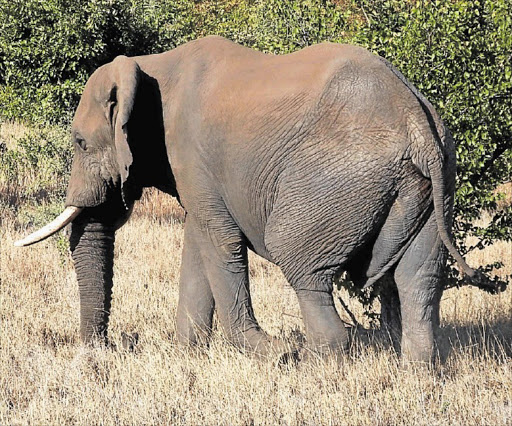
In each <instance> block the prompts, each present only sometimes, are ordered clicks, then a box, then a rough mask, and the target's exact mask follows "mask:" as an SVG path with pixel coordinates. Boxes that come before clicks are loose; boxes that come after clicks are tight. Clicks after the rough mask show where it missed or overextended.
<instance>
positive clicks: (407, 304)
mask: <svg viewBox="0 0 512 426" xmlns="http://www.w3.org/2000/svg"><path fill="white" fill-rule="evenodd" d="M446 256H447V253H446V249H445V247H444V245H443V243H442V242H441V239H440V237H439V235H438V233H437V225H436V221H435V217H434V215H433V214H432V215H431V216H430V218H429V219H428V221H427V223H426V224H425V226H424V227H423V228H422V229H421V231H420V232H419V234H418V235H417V236H416V237H415V238H414V241H413V242H412V244H411V245H410V246H409V248H408V249H407V251H406V252H405V254H404V255H403V257H402V258H401V259H400V261H399V263H398V265H397V267H396V269H395V273H394V278H395V282H396V285H397V289H398V294H399V296H400V308H401V316H402V344H401V351H402V357H403V358H404V360H405V361H408V360H409V361H423V362H431V361H432V360H433V357H434V348H435V337H436V333H437V329H438V327H439V303H440V299H441V295H442V291H443V282H442V279H443V272H444V265H445V263H446Z"/></svg>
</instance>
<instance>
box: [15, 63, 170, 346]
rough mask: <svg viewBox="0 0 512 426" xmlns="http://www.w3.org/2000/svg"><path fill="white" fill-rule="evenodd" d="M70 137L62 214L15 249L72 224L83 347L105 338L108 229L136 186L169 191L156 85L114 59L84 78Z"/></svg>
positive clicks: (119, 221)
mask: <svg viewBox="0 0 512 426" xmlns="http://www.w3.org/2000/svg"><path fill="white" fill-rule="evenodd" d="M71 131H72V141H73V144H74V151H75V152H74V159H73V165H72V170H71V177H70V180H69V186H68V191H67V197H66V209H65V211H64V212H63V213H62V214H61V215H60V216H59V217H58V218H57V219H55V220H54V221H53V222H52V223H50V224H49V225H47V226H46V227H44V228H42V229H41V230H39V231H37V232H35V233H34V234H31V235H30V236H28V237H27V238H25V239H23V240H20V241H18V242H17V243H16V245H18V246H23V245H29V244H33V243H35V242H37V241H40V240H42V239H43V238H46V237H48V236H50V235H52V234H53V233H55V232H57V231H58V230H60V229H62V228H63V227H64V226H65V225H67V224H68V223H70V222H72V226H71V237H70V248H71V252H72V257H73V260H74V263H75V269H76V273H77V279H78V284H79V289H80V305H81V326H80V332H81V337H82V339H83V340H84V341H90V340H91V339H92V338H93V336H95V335H100V336H105V334H106V328H107V324H108V318H109V311H110V301H111V293H112V277H113V256H114V239H115V231H116V230H117V229H118V228H119V227H120V226H122V225H123V224H124V222H126V220H127V219H128V217H129V215H130V212H131V210H132V206H133V204H134V202H135V200H137V199H138V198H140V196H141V193H142V188H143V187H145V186H156V187H160V188H161V189H164V190H166V192H169V193H173V192H174V189H173V188H172V186H173V182H174V180H173V179H172V173H171V172H170V166H169V162H168V160H167V154H166V151H165V144H164V141H163V133H164V132H163V124H162V107H161V100H160V96H159V89H158V84H156V82H155V81H154V80H153V79H151V78H150V77H148V76H147V75H146V74H144V73H143V72H142V71H141V69H140V68H139V66H138V64H137V62H136V61H135V60H134V59H133V58H127V57H125V56H119V57H117V58H116V59H115V60H114V61H113V62H111V63H109V64H107V65H104V66H102V67H101V68H99V69H98V70H96V71H95V72H94V74H92V76H91V77H90V79H89V81H88V82H87V84H86V86H85V88H84V92H83V95H82V98H81V100H80V103H79V106H78V109H77V111H76V113H75V117H74V120H73V123H72V128H71ZM164 182H165V184H166V185H167V187H164ZM169 182H170V183H171V184H170V185H171V186H169ZM174 195H175V194H174Z"/></svg>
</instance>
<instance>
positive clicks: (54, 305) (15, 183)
mask: <svg viewBox="0 0 512 426" xmlns="http://www.w3.org/2000/svg"><path fill="white" fill-rule="evenodd" d="M18 131H19V132H21V133H23V132H24V130H23V129H11V130H10V132H11V133H10V134H12V132H18ZM5 132H7V130H6V128H5V127H4V135H3V136H2V137H3V140H4V141H8V142H6V145H7V148H9V149H12V148H14V147H15V145H16V143H15V142H13V141H12V140H11V136H9V137H7V136H5ZM0 134H2V132H1V131H0ZM17 137H21V136H20V135H18V136H17ZM14 139H16V138H14ZM24 167H25V168H23V167H20V169H19V170H18V175H17V176H16V177H15V178H11V180H8V179H6V178H5V174H4V175H3V176H4V179H3V180H2V179H1V178H0V197H2V203H1V205H0V209H1V210H0V221H1V222H0V237H1V275H0V277H1V286H0V320H1V324H0V425H17V424H31V425H47V424H48V425H56V424H84V425H86V424H87V425H89V424H101V425H102V424H105V425H111V424H116V425H117V424H120V425H132V424H190V425H196V424H208V425H210V424H212V425H213V424H225V425H235V424H244V425H250V424H288V425H295V424H299V425H302V424H314V425H317V424H336V425H338V424H347V425H370V424H372V425H375V424H378V425H391V424H407V425H412V424H417V425H448V424H450V425H452V424H455V425H510V424H512V289H511V288H509V289H508V290H507V291H506V292H504V293H501V294H499V295H496V296H491V295H488V294H485V293H483V292H482V291H480V290H477V289H473V288H469V287H465V288H462V289H451V290H449V291H446V292H445V294H444V297H443V301H442V330H441V334H442V339H441V347H442V349H443V351H444V352H445V353H446V354H447V355H446V360H445V361H444V363H442V364H440V365H438V366H437V367H435V368H434V369H433V370H427V369H424V368H421V367H418V368H416V367H415V366H410V367H408V368H403V367H402V366H401V364H400V362H399V360H398V359H397V356H396V354H395V353H394V352H393V351H392V350H391V349H390V348H389V347H388V346H387V345H386V344H385V342H384V341H383V339H382V338H381V337H380V336H379V334H378V332H377V331H374V330H368V331H362V330H360V331H358V332H354V333H353V340H352V346H351V349H350V352H349V354H347V356H346V357H345V359H344V360H343V362H341V363H337V362H335V361H334V360H315V359H311V360H309V361H308V362H305V363H299V364H298V365H296V366H292V365H289V366H282V367H279V366H277V365H276V363H275V361H274V360H267V361H261V360H256V359H253V358H251V357H249V356H247V355H244V354H241V353H239V352H238V351H236V350H234V349H233V348H231V347H230V346H229V345H228V344H227V343H226V341H225V340H224V339H223V336H222V332H221V331H220V330H218V331H215V333H214V336H213V339H212V343H211V345H210V347H209V348H203V349H200V350H190V349H187V348H184V347H181V346H179V345H178V344H177V342H176V336H175V312H176V304H177V299H178V297H177V296H178V274H179V267H180V252H181V246H182V239H183V212H182V211H181V209H180V207H179V206H178V205H177V204H176V202H175V201H174V200H172V199H171V198H169V197H167V196H165V195H163V194H159V193H157V192H155V191H149V192H148V193H146V194H145V196H144V198H143V200H142V201H141V202H140V203H138V205H137V207H136V210H135V212H134V214H133V217H132V218H131V220H130V221H129V222H128V223H127V224H126V225H125V226H124V227H123V228H122V229H121V230H120V231H119V232H118V236H117V243H116V253H115V256H116V262H115V286H114V298H113V306H112V316H111V324H110V330H111V336H112V339H113V340H114V343H117V346H118V347H120V346H121V345H120V339H121V337H120V336H121V333H122V332H128V333H130V332H137V333H139V336H140V341H139V344H138V345H137V347H136V350H135V351H134V352H127V351H124V350H122V349H117V350H113V349H106V348H103V347H94V348H88V347H83V346H82V345H81V344H80V341H79V336H78V309H79V301H78V289H77V286H76V281H75V277H74V272H73V267H72V263H71V260H70V257H69V255H68V253H67V250H66V246H65V244H63V239H64V237H63V236H62V235H61V236H60V237H52V238H51V239H49V240H47V241H45V242H43V243H40V244H38V245H35V246H32V247H30V248H25V249H19V248H15V247H13V245H12V243H13V241H15V240H16V239H18V238H19V237H21V236H22V235H24V234H25V233H26V232H27V231H28V230H31V229H32V227H33V226H34V225H36V224H37V223H38V222H40V221H42V220H43V219H44V218H45V217H46V216H47V215H48V214H49V213H48V212H51V211H53V210H54V209H55V206H54V205H55V204H56V203H57V204H58V202H57V201H55V200H54V199H52V198H51V197H49V196H48V194H46V195H45V194H44V193H43V194H41V193H39V192H38V191H37V190H36V187H37V182H38V179H40V176H39V172H38V171H36V172H31V171H30V170H33V169H31V168H30V165H25V166H24ZM52 170H53V169H48V170H46V169H44V168H41V172H43V171H44V173H46V174H47V176H46V178H45V179H48V180H49V182H55V185H57V186H58V185H60V184H59V179H60V177H59V175H57V174H56V175H55V176H53V180H52V173H56V172H55V171H54V170H53V171H52ZM31 173H32V174H31ZM25 187H29V188H33V190H31V191H32V192H31V196H30V197H29V198H27V197H24V196H23V193H24V188H25ZM6 195H9V197H6ZM490 259H492V260H502V261H503V262H504V263H505V269H503V270H502V274H503V275H509V274H512V264H511V259H512V244H511V243H500V244H496V245H495V246H493V247H490V248H487V249H486V250H485V251H482V252H475V253H473V254H472V255H471V256H470V257H469V262H470V263H471V264H472V265H478V264H481V263H484V262H486V261H489V260H490ZM250 260H251V269H250V275H251V285H252V294H253V302H254V308H255V312H256V316H257V318H258V319H259V321H260V323H261V325H262V327H263V328H264V329H265V330H267V331H268V332H269V333H271V334H273V335H276V336H282V337H284V338H287V339H297V338H298V337H297V336H299V337H300V335H301V333H302V332H303V325H302V321H301V319H300V311H299V309H298V304H297V300H296V297H295V295H294V293H293V291H292V290H290V289H289V287H288V286H287V284H286V282H285V280H284V278H283V276H282V274H281V273H280V271H279V269H278V268H276V267H275V266H273V265H271V264H269V263H267V262H266V261H264V260H262V259H260V258H258V257H257V256H251V259H250ZM339 296H341V297H342V298H343V299H344V300H345V301H346V302H347V303H348V304H349V306H350V309H351V310H352V311H353V312H354V313H355V315H356V316H357V318H358V320H359V321H360V322H361V323H363V324H365V319H364V318H363V315H362V308H361V306H359V305H358V304H357V303H356V302H355V301H353V300H349V299H348V298H347V296H346V294H344V293H342V292H340V293H339ZM340 312H341V315H342V316H343V317H344V318H346V314H345V312H344V311H343V309H341V308H340ZM346 319H347V321H348V322H349V319H348V318H346Z"/></svg>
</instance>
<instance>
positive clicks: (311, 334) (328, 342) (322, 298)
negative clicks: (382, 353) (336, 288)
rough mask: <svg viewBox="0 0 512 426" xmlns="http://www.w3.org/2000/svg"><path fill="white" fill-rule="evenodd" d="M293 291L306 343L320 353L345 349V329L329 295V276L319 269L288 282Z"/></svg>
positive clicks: (346, 333) (346, 340)
mask: <svg viewBox="0 0 512 426" xmlns="http://www.w3.org/2000/svg"><path fill="white" fill-rule="evenodd" d="M291 284H292V287H293V288H294V289H295V291H296V293H297V298H298V300H299V305H300V310H301V313H302V318H303V320H304V326H305V328H306V339H307V342H308V346H310V347H311V349H312V350H313V351H315V352H316V353H318V354H320V355H329V354H335V355H339V354H340V353H343V352H346V351H347V349H348V344H349V337H348V332H347V330H346V329H345V324H344V323H343V321H341V318H340V316H339V315H338V312H337V311H336V307H335V306H334V300H333V297H332V276H331V275H330V274H325V273H322V272H317V273H315V274H313V275H308V276H303V277H301V278H300V279H298V280H294V281H292V282H291Z"/></svg>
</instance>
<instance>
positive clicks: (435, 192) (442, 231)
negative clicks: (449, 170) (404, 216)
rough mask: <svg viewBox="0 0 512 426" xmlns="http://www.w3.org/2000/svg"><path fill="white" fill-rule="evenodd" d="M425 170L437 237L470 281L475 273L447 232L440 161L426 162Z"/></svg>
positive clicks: (436, 159)
mask: <svg viewBox="0 0 512 426" xmlns="http://www.w3.org/2000/svg"><path fill="white" fill-rule="evenodd" d="M432 139H433V138H432ZM432 142H433V143H436V141H435V140H433V141H432ZM436 145H437V144H436ZM435 151H438V149H436V150H435ZM439 155H441V153H439ZM427 169H428V172H429V174H430V179H431V182H432V199H433V201H434V215H435V218H436V223H437V232H438V233H439V237H440V238H441V241H442V242H443V244H444V245H445V246H446V248H447V249H448V252H449V253H450V254H451V255H452V257H453V258H454V259H455V260H456V262H457V263H458V265H459V266H460V267H461V269H462V271H463V272H464V274H465V275H467V276H468V277H469V278H470V279H472V278H474V277H475V275H476V271H475V270H474V269H473V268H471V267H470V266H469V265H468V264H467V263H466V261H465V260H464V258H463V257H462V255H461V254H460V253H459V251H458V250H457V249H456V248H455V246H454V245H453V242H452V238H451V236H450V234H449V232H448V225H447V223H446V216H445V208H444V194H445V190H446V183H445V178H444V174H443V169H442V161H441V159H440V158H434V159H432V160H427Z"/></svg>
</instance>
